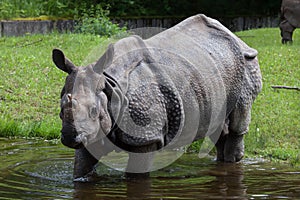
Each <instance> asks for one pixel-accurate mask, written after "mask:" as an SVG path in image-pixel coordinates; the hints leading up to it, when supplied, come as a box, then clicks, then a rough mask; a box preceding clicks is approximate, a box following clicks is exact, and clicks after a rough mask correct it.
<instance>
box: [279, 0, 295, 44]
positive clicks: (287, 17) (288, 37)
mask: <svg viewBox="0 0 300 200" xmlns="http://www.w3.org/2000/svg"><path fill="white" fill-rule="evenodd" d="M279 27H280V31H281V37H282V40H281V41H282V43H283V44H285V43H288V42H293V32H294V30H295V29H296V28H300V0H283V1H282V4H281V9H280V24H279Z"/></svg>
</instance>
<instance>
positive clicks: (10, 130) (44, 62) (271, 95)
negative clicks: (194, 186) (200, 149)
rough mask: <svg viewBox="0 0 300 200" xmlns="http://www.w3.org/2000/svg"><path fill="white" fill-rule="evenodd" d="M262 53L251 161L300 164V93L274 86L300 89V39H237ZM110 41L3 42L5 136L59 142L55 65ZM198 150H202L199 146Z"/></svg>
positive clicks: (247, 35)
mask: <svg viewBox="0 0 300 200" xmlns="http://www.w3.org/2000/svg"><path fill="white" fill-rule="evenodd" d="M237 35H238V36H239V37H241V38H242V40H244V41H245V42H246V43H247V44H249V46H251V47H253V48H255V49H257V50H258V51H259V62H260V66H261V71H262V74H263V83H264V86H263V90H262V92H261V94H260V95H259V97H258V98H257V100H256V101H255V103H254V105H253V110H252V123H251V126H250V131H249V134H247V135H246V141H245V146H246V156H248V157H253V156H262V157H264V158H270V159H272V160H281V161H287V162H288V163H291V164H294V165H298V164H299V163H300V155H299V154H300V152H299V146H300V141H299V140H300V123H299V119H300V93H299V92H298V91H292V90H274V89H272V88H271V85H287V86H296V87H300V33H299V30H297V31H296V32H295V35H294V44H293V45H282V44H281V43H280V40H281V39H280V33H279V29H276V28H275V29H257V30H250V31H244V32H239V33H237ZM107 43H108V40H107V39H105V38H101V37H98V36H92V35H82V34H62V35H60V34H50V35H36V36H25V37H2V38H0V46H1V48H0V80H1V82H0V116H1V117H0V136H6V137H8V136H25V137H44V138H47V139H51V138H58V137H59V134H60V133H59V131H60V128H61V121H60V119H59V117H58V114H59V97H60V90H61V88H62V85H63V84H64V79H65V76H66V74H65V73H63V72H61V71H60V70H58V69H57V68H56V67H55V66H54V64H53V63H52V60H51V51H52V49H53V48H57V47H58V48H61V49H63V50H64V52H65V53H66V55H67V56H68V57H69V58H71V59H72V61H73V62H74V63H75V64H76V65H81V64H82V61H83V60H85V59H86V58H87V57H89V56H88V55H89V53H90V52H91V51H92V50H93V49H94V48H96V47H99V46H102V47H105V46H106V45H107ZM194 146H196V147H195V148H197V144H196V145H194Z"/></svg>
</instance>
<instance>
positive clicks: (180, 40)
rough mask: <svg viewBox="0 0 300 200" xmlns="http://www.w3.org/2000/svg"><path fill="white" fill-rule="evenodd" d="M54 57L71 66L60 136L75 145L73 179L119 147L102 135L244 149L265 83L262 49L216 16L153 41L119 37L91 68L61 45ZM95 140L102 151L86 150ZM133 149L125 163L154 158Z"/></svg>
mask: <svg viewBox="0 0 300 200" xmlns="http://www.w3.org/2000/svg"><path fill="white" fill-rule="evenodd" d="M52 56H53V61H54V63H55V64H56V66H57V67H58V68H59V69H61V70H63V71H65V72H67V73H68V77H67V79H66V82H65V86H64V88H63V90H62V93H61V113H60V117H61V119H62V125H63V127H62V131H61V133H62V136H61V138H62V143H63V144H64V145H66V146H68V147H70V148H74V149H76V154H75V167H74V177H75V178H79V177H85V176H88V174H90V172H91V171H93V167H94V165H95V164H96V163H97V162H98V160H99V159H100V158H101V155H105V154H106V153H108V152H109V151H112V150H114V149H113V148H111V149H109V148H107V147H106V146H105V145H106V142H105V141H104V138H106V139H109V141H110V142H112V143H113V144H114V145H115V146H116V147H119V148H120V149H123V150H126V151H127V152H133V153H139V152H143V153H145V152H154V151H159V150H161V149H163V148H164V147H166V146H168V145H169V146H171V147H172V146H173V147H178V146H182V145H187V144H189V143H191V142H193V141H195V140H197V139H199V138H203V137H205V136H208V137H209V138H211V139H212V140H215V143H216V148H217V160H218V161H223V162H238V161H240V160H241V159H242V157H243V156H244V143H243V136H244V135H245V134H246V133H247V132H248V128H249V123H250V115H251V114H250V112H251V107H252V103H253V101H254V99H255V98H256V96H257V95H258V93H259V92H260V90H261V87H262V77H261V73H260V69H259V64H258V60H257V51H256V50H255V49H252V48H250V47H248V46H247V45H246V44H245V43H244V42H243V41H242V40H240V39H239V38H238V37H237V36H235V35H234V34H233V33H231V32H230V31H229V30H228V29H227V28H225V27H224V26H223V25H221V24H220V23H219V22H218V21H216V20H214V19H211V18H209V17H206V16H204V15H196V16H193V17H190V18H188V19H186V20H184V21H183V22H181V23H179V24H178V25H176V26H174V27H173V28H170V29H168V30H166V31H163V32H161V33H159V34H157V35H155V36H153V37H151V38H149V39H147V40H143V39H141V38H140V37H138V36H130V37H127V38H124V39H121V40H119V41H118V42H116V43H115V44H112V45H110V46H109V48H108V49H107V51H106V52H105V53H104V55H103V56H102V57H101V58H100V59H99V60H98V61H97V62H96V63H93V64H90V65H88V66H86V67H75V65H74V64H72V62H71V61H70V60H68V59H67V58H66V57H65V55H64V53H63V52H62V51H61V50H59V49H54V50H53V55H52ZM126 113H127V114H126ZM99 132H102V134H103V135H104V136H105V137H103V136H99ZM208 132H210V133H209V134H208ZM95 144H97V145H96V146H98V147H97V148H98V150H99V155H98V156H97V157H95V156H94V155H92V154H91V152H90V151H88V150H87V149H88V147H89V146H90V145H95ZM102 147H103V148H102ZM134 156H135V154H134V155H133V154H129V161H128V166H127V169H128V170H130V169H132V168H134V169H136V170H137V171H136V172H137V173H143V172H147V169H148V168H147V164H149V163H147V162H145V163H144V164H142V165H144V166H141V168H139V167H137V165H139V164H140V163H141V162H142V161H141V160H138V157H134ZM133 157H134V158H133ZM150 162H151V159H150ZM150 165H151V164H150ZM139 170H140V171H139Z"/></svg>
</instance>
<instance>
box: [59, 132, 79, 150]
mask: <svg viewBox="0 0 300 200" xmlns="http://www.w3.org/2000/svg"><path fill="white" fill-rule="evenodd" d="M76 138H77V137H76V136H73V135H71V134H70V135H64V134H62V135H61V142H62V144H63V145H65V146H67V147H69V148H73V149H80V148H82V147H83V143H82V142H80V141H77V140H76Z"/></svg>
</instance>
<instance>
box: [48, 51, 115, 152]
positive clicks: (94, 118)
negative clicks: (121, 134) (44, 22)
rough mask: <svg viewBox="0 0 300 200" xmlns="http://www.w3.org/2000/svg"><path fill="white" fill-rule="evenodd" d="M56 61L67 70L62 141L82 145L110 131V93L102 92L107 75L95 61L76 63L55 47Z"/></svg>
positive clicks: (101, 62) (63, 99)
mask: <svg viewBox="0 0 300 200" xmlns="http://www.w3.org/2000/svg"><path fill="white" fill-rule="evenodd" d="M52 58H53V62H54V63H55V65H56V66H57V67H58V68H59V69H60V70H62V71H64V72H66V73H68V76H67V78H66V82H65V86H64V88H63V90H62V93H61V112H60V118H61V120H62V130H61V133H62V135H61V141H62V143H63V144H64V145H65V146H68V147H71V148H81V147H83V145H88V144H90V143H93V142H94V141H96V140H99V139H101V137H104V136H105V135H106V134H108V133H109V131H110V129H111V126H112V122H111V118H110V115H109V113H108V109H107V101H108V100H107V96H106V94H105V93H104V92H103V89H104V88H105V77H104V75H103V74H102V72H101V71H99V69H101V68H103V67H100V68H99V67H96V66H99V65H103V64H105V63H104V62H103V60H101V59H100V60H99V61H98V62H97V63H96V64H91V65H88V66H86V67H76V66H75V65H74V64H73V63H72V62H71V61H70V60H68V59H67V58H66V57H65V55H64V53H63V52H62V51H61V50H59V49H54V50H53V52H52Z"/></svg>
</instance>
